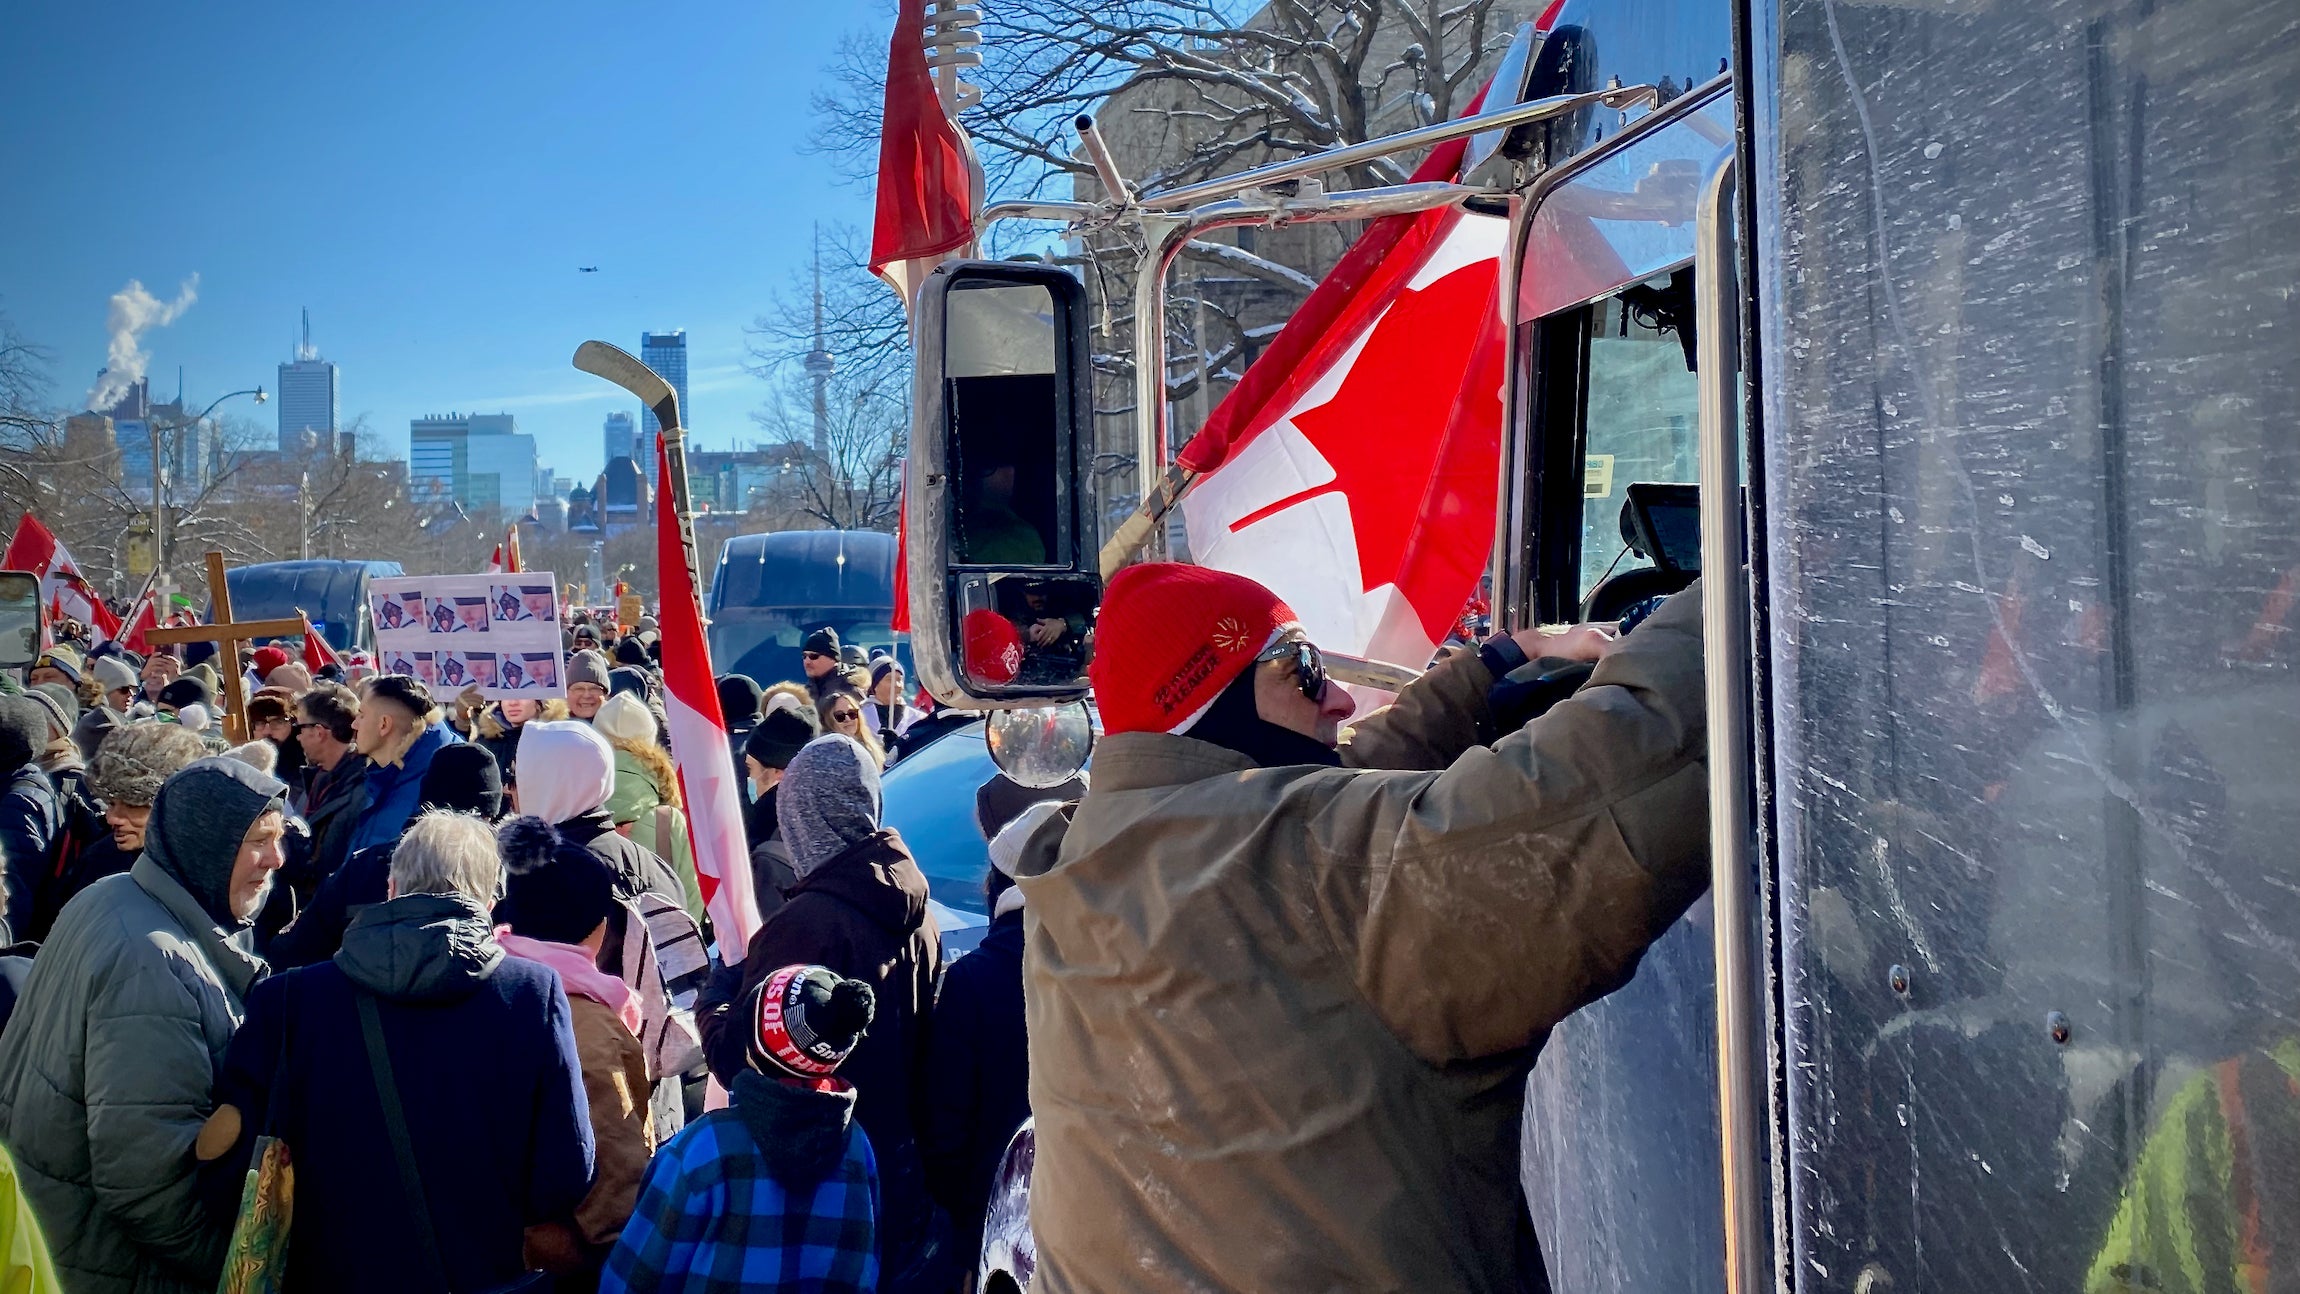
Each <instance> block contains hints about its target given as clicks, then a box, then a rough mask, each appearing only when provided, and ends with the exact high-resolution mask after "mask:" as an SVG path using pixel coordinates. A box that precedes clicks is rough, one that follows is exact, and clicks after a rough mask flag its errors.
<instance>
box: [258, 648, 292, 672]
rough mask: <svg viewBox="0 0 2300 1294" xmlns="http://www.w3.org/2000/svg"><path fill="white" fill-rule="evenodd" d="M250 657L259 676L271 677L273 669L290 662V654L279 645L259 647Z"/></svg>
mask: <svg viewBox="0 0 2300 1294" xmlns="http://www.w3.org/2000/svg"><path fill="white" fill-rule="evenodd" d="M248 659H249V661H250V662H252V663H253V664H254V665H255V667H256V677H257V678H270V677H271V672H272V671H273V670H275V669H278V668H279V667H280V666H282V665H285V664H287V663H288V654H287V652H286V651H285V650H284V649H282V648H278V647H258V648H256V649H255V651H253V652H251V653H249V656H248Z"/></svg>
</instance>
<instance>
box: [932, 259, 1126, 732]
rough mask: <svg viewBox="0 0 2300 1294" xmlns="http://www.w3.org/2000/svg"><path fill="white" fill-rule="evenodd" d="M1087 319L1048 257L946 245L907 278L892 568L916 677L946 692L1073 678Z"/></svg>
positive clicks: (1074, 696)
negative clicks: (899, 494)
mask: <svg viewBox="0 0 2300 1294" xmlns="http://www.w3.org/2000/svg"><path fill="white" fill-rule="evenodd" d="M1086 326H1087V319H1086V290H1085V287H1084V286H1083V285H1082V284H1080V283H1079V281H1078V280H1077V279H1075V278H1073V277H1071V276H1070V275H1069V274H1067V273H1065V272H1063V271H1062V270H1059V269H1056V268H1053V267H1050V266H1045V265H1032V264H1018V263H1013V262H1005V261H955V262H950V263H947V264H944V265H942V266H939V267H937V268H936V270H935V271H934V273H933V274H931V275H929V276H928V277H927V280H926V282H925V283H924V284H923V285H922V286H921V288H920V292H919V302H918V311H917V314H916V317H915V320H914V327H915V331H916V340H917V370H916V373H915V376H914V379H913V385H912V394H911V401H912V403H911V430H910V459H909V462H908V464H907V466H906V467H905V469H904V482H903V484H904V490H905V507H906V509H907V514H906V517H905V525H906V526H907V527H908V529H909V535H908V541H909V542H908V552H907V557H906V561H907V567H906V569H905V572H904V574H905V575H906V576H907V577H908V579H909V583H910V623H911V654H912V658H913V660H914V662H915V664H916V666H917V671H918V678H919V681H920V682H921V683H923V684H924V685H925V686H926V689H927V691H928V692H930V693H932V694H933V695H934V698H935V699H936V700H937V701H939V702H941V703H943V704H944V705H948V706H952V707H955V708H958V709H967V710H986V709H1007V708H1014V707H1023V706H1033V707H1035V706H1048V705H1056V704H1060V703H1064V702H1069V701H1076V700H1078V699H1080V698H1082V697H1083V696H1085V694H1086V662H1087V658H1088V656H1089V655H1090V654H1091V653H1092V651H1093V648H1094V616H1095V612H1096V609H1097V608H1098V607H1100V605H1101V602H1102V578H1101V568H1100V559H1099V554H1100V547H1101V544H1100V537H1099V535H1098V534H1097V527H1096V524H1095V517H1094V510H1093V506H1092V502H1091V496H1090V493H1089V491H1088V490H1087V489H1086V488H1085V486H1086V484H1087V482H1088V479H1089V478H1088V476H1087V472H1088V470H1089V469H1090V467H1091V465H1092V458H1093V449H1092V446H1093V438H1092V435H1093V409H1094V401H1093V391H1092V385H1091V378H1092V374H1091V370H1090V368H1089V361H1088V358H1087V347H1086Z"/></svg>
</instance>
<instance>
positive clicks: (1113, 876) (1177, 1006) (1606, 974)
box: [1020, 589, 1708, 1292]
mask: <svg viewBox="0 0 2300 1294" xmlns="http://www.w3.org/2000/svg"><path fill="white" fill-rule="evenodd" d="M1699 597H1700V595H1699V592H1698V589H1696V590H1695V591H1693V592H1689V593H1687V594H1685V595H1682V596H1680V597H1678V598H1676V599H1675V600H1673V601H1672V602H1671V603H1669V604H1668V605H1667V606H1665V607H1664V608H1663V609H1662V610H1661V611H1659V612H1658V613H1656V614H1655V615H1654V616H1653V617H1652V618H1651V619H1650V620H1648V621H1647V622H1646V623H1645V624H1644V625H1642V626H1640V627H1639V628H1638V630H1637V631H1636V632H1635V633H1633V634H1631V635H1629V636H1628V637H1627V638H1626V639H1624V640H1623V642H1622V644H1621V645H1620V647H1619V648H1618V649H1616V651H1615V652H1614V653H1613V654H1612V655H1611V656H1610V657H1608V658H1607V659H1606V660H1605V661H1604V662H1602V663H1601V664H1600V665H1599V666H1598V668H1597V671H1596V674H1595V676H1594V677H1593V678H1592V680H1591V682H1590V684H1589V686H1587V687H1586V688H1584V689H1583V690H1582V691H1581V692H1580V693H1579V694H1577V695H1576V696H1574V697H1572V698H1571V699H1569V700H1567V701H1564V702H1562V703H1560V704H1559V705H1558V706H1557V707H1556V708H1555V709H1553V710H1551V711H1550V712H1549V713H1548V714H1547V715H1545V716H1543V717H1542V718H1540V719H1538V720H1536V721H1534V722H1533V723H1532V724H1530V725H1528V726H1527V727H1526V728H1525V729H1524V730H1522V731H1520V732H1516V733H1513V734H1511V735H1509V736H1508V737H1505V738H1503V739H1501V740H1499V741H1497V742H1494V743H1493V744H1492V745H1491V746H1485V745H1481V744H1480V742H1481V741H1483V740H1490V739H1491V737H1492V730H1491V719H1490V716H1489V715H1488V713H1487V711H1486V707H1485V693H1486V690H1487V688H1488V687H1489V686H1490V684H1491V682H1492V679H1491V677H1490V675H1489V674H1488V672H1487V670H1486V668H1485V666H1484V664H1483V663H1482V662H1481V661H1480V660H1479V658H1478V656H1477V655H1476V654H1475V653H1460V654H1457V655H1455V656H1453V657H1451V658H1449V659H1448V660H1447V661H1445V662H1444V663H1442V664H1441V665H1439V666H1438V667H1437V668H1436V669H1434V670H1433V671H1431V672H1430V674H1428V675H1427V676H1425V677H1424V678H1423V679H1421V680H1420V681H1418V682H1416V683H1414V684H1412V685H1409V686H1408V687H1407V688H1406V690H1405V691H1404V692H1403V693H1402V694H1401V695H1400V697H1399V699H1398V703H1397V704H1396V705H1395V706H1392V707H1390V708H1389V709H1388V710H1386V711H1384V712H1382V713H1380V714H1377V715H1375V716H1372V717H1370V718H1369V719H1367V720H1366V721H1365V722H1364V723H1362V724H1360V725H1359V726H1358V729H1357V731H1356V733H1355V734H1354V738H1353V740H1352V741H1351V743H1350V744H1349V745H1348V746H1346V747H1345V748H1344V760H1345V763H1347V764H1348V765H1351V767H1344V768H1319V767H1306V766H1305V767H1292V768H1254V767H1250V766H1248V764H1247V762H1246V760H1245V759H1244V758H1243V757H1241V756H1239V755H1237V754H1235V753H1233V752H1231V751H1229V750H1227V749H1224V748H1221V747H1217V746H1214V745H1211V744H1208V743H1206V742H1201V741H1194V740H1192V739H1190V738H1188V737H1177V736H1170V735H1166V734H1163V733H1127V734H1120V735H1117V736H1113V737H1110V738H1107V739H1106V740H1105V741H1104V742H1103V743H1102V745H1101V746H1100V748H1099V749H1098V750H1097V751H1096V753H1095V763H1094V784H1093V789H1092V790H1090V791H1089V792H1088V793H1087V795H1086V798H1085V800H1084V801H1083V803H1082V804H1081V805H1080V806H1079V808H1078V811H1077V814H1076V817H1075V820H1074V821H1073V822H1072V824H1071V825H1070V826H1069V828H1068V832H1067V836H1066V837H1065V838H1064V839H1063V841H1062V843H1061V848H1060V851H1059V855H1058V856H1057V857H1056V859H1055V861H1053V862H1052V863H1051V864H1048V863H1047V862H1045V861H1043V860H1044V858H1045V857H1046V855H1045V852H1044V851H1040V850H1033V851H1032V853H1033V855H1034V856H1035V857H1036V858H1038V859H1039V860H1040V861H1038V862H1037V866H1036V870H1035V871H1033V870H1032V868H1031V867H1030V866H1029V865H1028V864H1026V865H1025V868H1024V872H1025V874H1024V875H1023V876H1022V877H1021V879H1020V884H1021V886H1022V890H1023V893H1024V894H1025V895H1026V896H1027V898H1028V905H1027V906H1026V907H1025V908H1024V909H1023V911H1024V913H1025V914H1026V920H1027V921H1028V923H1029V929H1028V946H1027V950H1026V953H1025V966H1024V973H1025V977H1026V981H1027V987H1028V1016H1029V1031H1030V1098H1031V1109H1032V1111H1033V1113H1034V1114H1035V1116H1036V1118H1037V1121H1038V1123H1037V1137H1038V1142H1037V1165H1036V1170H1035V1173H1034V1176H1033V1180H1032V1184H1031V1224H1032V1228H1033V1230H1034V1231H1035V1233H1036V1239H1037V1248H1038V1271H1037V1276H1036V1279H1035V1280H1034V1281H1033V1283H1032V1289H1034V1290H1045V1291H1058V1292H1067V1291H1076V1290H1142V1289H1159V1290H1255V1291H1280V1290H1321V1291H1322V1290H1344V1289H1347V1290H1393V1289H1395V1290H1405V1289H1412V1290H1436V1289H1445V1290H1513V1289H1526V1288H1531V1289H1540V1288H1543V1277H1542V1274H1541V1272H1540V1267H1539V1259H1538V1257H1537V1256H1536V1255H1535V1252H1534V1248H1533V1243H1532V1236H1531V1229H1530V1226H1529V1224H1528V1222H1527V1215H1526V1210H1525V1205H1524V1202H1523V1201H1522V1199H1521V1198H1520V1192H1519V1188H1518V1181H1517V1145H1518V1119H1519V1113H1520V1106H1521V1103H1522V1092H1523V1089H1524V1079H1525V1076H1526V1074H1527V1072H1528V1071H1529V1070H1530V1069H1531V1068H1532V1065H1533V1061H1534V1057H1535V1054H1536V1053H1537V1051H1538V1050H1539V1048H1540V1045H1541V1042H1542V1040H1543V1038H1544V1037H1545V1036H1546V1034H1547V1032H1548V1030H1549V1029H1550V1028H1551V1027H1552V1026H1554V1025H1555V1024H1556V1023H1557V1022H1558V1021H1559V1020H1561V1019H1563V1018H1564V1017H1565V1016H1566V1015H1567V1014H1569V1013H1571V1012H1572V1011H1573V1010H1575V1009H1576V1008H1578V1007H1580V1006H1582V1005H1583V1004H1585V1003H1587V1002H1590V1001H1592V1000H1594V999H1595V998H1597V997H1599V996H1601V995H1603V994H1604V993H1607V992H1609V991H1611V990H1612V989H1615V988H1618V987H1619V986H1621V985H1622V984H1624V983H1626V982H1628V980H1629V977H1630V976H1631V974H1632V973H1633V972H1634V971H1635V970H1636V967H1637V962H1638V958H1639V957H1640V955H1641V954H1642V953H1643V951H1644V949H1645V948H1646V946H1647V945H1648V944H1649V943H1650V942H1651V941H1652V940H1653V939H1654V938H1656V937H1658V936H1659V935H1660V933H1661V932H1662V931H1663V930H1665V929H1667V928H1668V926H1669V924H1670V923H1671V922H1673V921H1674V920H1676V918H1677V917H1678V916H1679V914H1681V913H1682V912H1683V911H1684V910H1685V908H1686V907H1687V905H1689V904H1690V903H1691V902H1692V901H1693V900H1694V899H1695V898H1696V897H1697V896H1698V895H1699V894H1700V892H1701V890H1702V889H1703V888H1704V886H1705V884H1706V882H1707V879H1708V870H1707V843H1708V818H1707V798H1706V796H1707V780H1708V779H1707V772H1706V769H1705V766H1704V759H1703V755H1704V746H1703V743H1704V740H1705V734H1704V726H1703V717H1702V715H1703V697H1702V683H1701V626H1700V602H1699ZM1413 770H1421V771H1413ZM1430 770H1442V771H1430ZM1060 829H1061V828H1060V823H1059V819H1057V820H1055V821H1054V822H1051V823H1049V824H1048V827H1047V828H1046V830H1048V831H1055V830H1060ZM1033 843H1034V844H1036V843H1038V842H1036V841H1033Z"/></svg>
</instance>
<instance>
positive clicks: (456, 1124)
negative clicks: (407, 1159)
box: [199, 810, 593, 1294]
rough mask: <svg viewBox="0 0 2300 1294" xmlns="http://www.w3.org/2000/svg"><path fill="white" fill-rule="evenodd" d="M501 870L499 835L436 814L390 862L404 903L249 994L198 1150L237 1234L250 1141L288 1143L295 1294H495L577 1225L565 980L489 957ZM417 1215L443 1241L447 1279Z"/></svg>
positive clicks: (581, 1124)
mask: <svg viewBox="0 0 2300 1294" xmlns="http://www.w3.org/2000/svg"><path fill="white" fill-rule="evenodd" d="M502 869H503V864H502V858H501V855H500V854H499V853H498V851H497V847H496V843H495V833H494V831H493V829H492V828H491V827H490V826H489V824H488V823H487V822H486V821H485V820H483V819H481V818H479V817H478V816H476V815H473V814H466V813H455V812H452V811H445V810H435V811H433V812H430V813H426V814H424V815H423V816H422V817H420V818H418V819H416V821H415V824H414V825H413V826H411V827H409V828H408V830H407V833H406V835H405V837H404V838H402V839H401V840H400V842H399V847H398V848H397V849H395V850H393V851H392V856H391V892H392V895H393V897H392V898H391V899H389V900H388V901H386V902H383V903H378V904H376V905H374V906H373V907H369V908H365V909H362V910H361V911H360V913H359V915H358V916H356V917H354V918H353V919H352V922H351V926H350V928H349V929H347V930H346V931H345V932H344V937H343V947H342V948H341V949H340V950H338V951H337V953H336V954H335V957H334V958H333V959H332V960H330V961H325V962H321V963H319V964H317V965H314V966H307V967H304V968H302V969H300V970H293V971H287V972H283V973H281V974H278V975H274V976H272V977H271V978H269V979H267V980H265V981H264V982H263V983H261V984H259V985H257V986H256V988H255V990H254V992H252V993H250V994H249V995H248V1015H247V1020H246V1022H245V1024H244V1025H243V1027H242V1028H241V1030H240V1032H239V1034H238V1036H237V1037H235V1038H234V1039H233V1041H232V1045H231V1048H230V1050H229V1051H228V1052H227V1053H226V1055H225V1057H224V1064H223V1070H222V1073H221V1074H220V1075H219V1076H218V1078H217V1080H216V1101H217V1108H216V1113H215V1116H214V1117H213V1118H211V1119H210V1120H209V1121H208V1125H207V1127H206V1128H205V1129H203V1130H202V1132H201V1134H200V1139H199V1154H200V1157H201V1159H202V1161H203V1164H204V1167H203V1168H202V1177H203V1189H204V1194H205V1196H206V1198H207V1200H208V1203H209V1207H210V1208H211V1209H212V1210H213V1211H214V1212H215V1214H216V1216H217V1220H218V1222H219V1223H222V1222H225V1221H226V1220H227V1219H228V1218H229V1217H230V1216H231V1213H232V1211H233V1210H234V1208H235V1207H236V1205H237V1202H238V1199H239V1185H240V1183H241V1182H242V1181H243V1180H244V1178H245V1176H246V1172H247V1166H248V1161H249V1159H250V1157H251V1152H252V1150H253V1147H254V1142H255V1138H256V1136H257V1135H259V1134H264V1133H269V1134H270V1135H273V1136H277V1137H280V1138H281V1139H283V1140H285V1141H286V1142H287V1144H288V1146H289V1149H290V1151H291V1153H292V1154H293V1155H294V1157H295V1173H296V1185H295V1190H296V1195H295V1231H294V1237H295V1239H294V1243H293V1244H292V1245H290V1246H289V1248H288V1266H287V1281H286V1286H285V1288H286V1289H288V1290H289V1291H307V1290H308V1291H315V1292H317V1291H325V1292H326V1294H370V1292H372V1294H400V1292H402V1291H408V1290H423V1289H434V1290H435V1289H439V1288H441V1285H442V1281H441V1280H439V1279H438V1278H437V1277H436V1276H435V1275H434V1274H433V1273H434V1272H435V1271H440V1270H443V1271H444V1274H445V1281H444V1284H445V1285H446V1287H447V1288H449V1289H455V1290H488V1289H493V1288H495V1287H497V1286H500V1285H503V1284H506V1283H508V1282H510V1281H513V1280H517V1279H520V1277H521V1275H522V1273H524V1272H525V1271H527V1270H528V1264H527V1261H526V1255H525V1242H526V1233H527V1229H528V1228H529V1227H535V1226H542V1225H545V1224H552V1223H560V1224H564V1223H566V1222H568V1221H570V1220H571V1219H572V1218H573V1217H574V1213H575V1207H576V1205H578V1204H579V1203H581V1202H582V1200H583V1197H584V1194H585V1192H587V1191H588V1190H589V1189H590V1184H591V1167H592V1156H593V1141H592V1135H591V1120H590V1113H589V1104H588V1101H587V1099H586V1098H585V1096H584V1092H583V1077H582V1066H581V1064H580V1062H579V1060H578V1058H577V1056H576V1051H575V1029H574V1022H573V1016H572V1015H571V1014H570V1011H569V1009H568V1005H567V996H566V992H565V990H564V988H563V987H562V986H561V984H560V981H559V973H558V972H557V971H555V970H552V969H551V968H550V967H548V966H545V965H543V964H541V963H539V962H534V961H528V960H525V959H522V958H513V957H507V956H506V955H505V954H504V951H503V947H502V945H500V944H498V943H497V942H496V940H495V934H494V922H493V919H492V918H491V917H490V916H489V915H488V913H489V908H490V906H491V905H492V904H493V902H494V899H495V895H496V893H497V890H498V887H499V885H500V882H501V878H502ZM362 997H371V998H373V999H375V1000H376V1006H377V1014H378V1016H379V1019H380V1023H381V1026H382V1033H383V1038H384V1050H385V1053H386V1054H387V1055H388V1056H389V1057H390V1066H391V1075H392V1082H393V1085H394V1086H395V1087H396V1088H397V1089H398V1092H399V1095H400V1102H401V1105H402V1108H403V1110H404V1112H405V1123H406V1128H407V1133H408V1139H409V1141H410V1143H411V1145H412V1149H413V1152H414V1156H415V1160H416V1163H417V1165H418V1166H419V1167H420V1170H421V1171H420V1178H421V1180H422V1183H423V1193H424V1199H423V1200H422V1201H421V1203H420V1204H419V1203H418V1202H417V1201H415V1200H413V1199H411V1198H410V1197H409V1195H408V1192H407V1191H405V1190H404V1189H403V1188H402V1186H401V1180H402V1178H401V1174H400V1171H399V1166H398V1160H397V1158H396V1157H395V1154H394V1151H393V1148H392V1141H391V1134H390V1132H389V1131H387V1124H386V1122H385V1119H384V1113H383V1106H382V1104H381V1102H380V1100H379V1099H378V1097H377V1085H376V1081H375V1077H374V1074H373V1069H372V1065H371V1062H370V1060H369V1057H368V1051H367V1045H366V1040H365V1035H364V1033H363V1031H362V1028H361V1022H360V1006H359V1002H360V999H361V998H362ZM419 1207H420V1208H423V1209H424V1213H423V1214H422V1215H419V1214H418V1213H417V1211H416V1210H417V1209H418V1208H419ZM419 1216H420V1217H427V1218H428V1220H429V1223H430V1230H431V1232H432V1234H433V1236H434V1237H435V1238H436V1240H437V1250H436V1261H437V1267H436V1268H435V1267H434V1266H433V1262H434V1257H435V1255H434V1253H433V1251H431V1250H430V1249H429V1248H428V1247H427V1246H425V1245H423V1244H422V1243H421V1241H420V1240H419V1236H420V1235H421V1226H420V1223H419Z"/></svg>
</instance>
